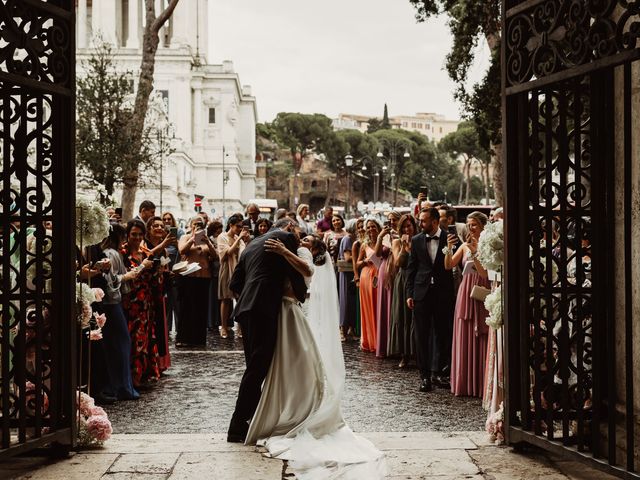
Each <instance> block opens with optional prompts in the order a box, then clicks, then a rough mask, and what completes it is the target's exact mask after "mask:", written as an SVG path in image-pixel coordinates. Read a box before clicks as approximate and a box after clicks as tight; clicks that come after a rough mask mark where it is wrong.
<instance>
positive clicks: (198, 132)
mask: <svg viewBox="0 0 640 480" xmlns="http://www.w3.org/2000/svg"><path fill="white" fill-rule="evenodd" d="M193 143H194V144H195V145H202V80H201V79H198V80H196V81H195V82H194V83H193Z"/></svg>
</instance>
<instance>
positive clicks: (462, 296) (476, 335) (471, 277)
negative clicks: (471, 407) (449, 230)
mask: <svg viewBox="0 0 640 480" xmlns="http://www.w3.org/2000/svg"><path fill="white" fill-rule="evenodd" d="M487 221H488V219H487V216H486V215H485V214H483V213H480V212H472V213H470V214H469V215H468V216H467V228H468V229H469V235H468V236H467V241H466V242H465V243H463V244H462V246H461V247H460V248H458V249H457V250H456V252H455V253H453V247H454V245H455V243H456V240H457V238H456V236H455V235H449V236H448V237H447V251H446V254H445V268H446V269H447V270H451V269H452V268H453V267H454V266H455V265H458V264H459V263H460V262H463V263H462V264H463V270H462V271H463V274H462V283H461V284H460V288H459V290H458V297H457V300H456V309H455V315H454V326H453V348H452V350H451V392H452V393H453V394H454V395H456V396H473V397H482V394H483V388H484V374H485V361H486V357H487V338H488V337H487V334H488V329H489V327H488V326H487V324H486V323H485V320H486V318H487V317H488V316H489V313H488V312H487V310H486V308H485V307H484V301H483V299H482V300H480V299H475V298H472V297H471V292H472V290H473V288H474V286H480V287H484V288H486V289H489V286H490V285H489V279H488V278H487V271H486V270H485V269H484V267H483V266H482V264H481V263H480V261H479V260H478V253H477V249H478V239H479V238H480V233H482V230H484V226H485V225H486V224H487Z"/></svg>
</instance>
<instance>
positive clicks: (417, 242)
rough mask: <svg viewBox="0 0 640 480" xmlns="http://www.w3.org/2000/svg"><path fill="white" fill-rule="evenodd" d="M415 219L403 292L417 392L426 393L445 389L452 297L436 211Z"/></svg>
mask: <svg viewBox="0 0 640 480" xmlns="http://www.w3.org/2000/svg"><path fill="white" fill-rule="evenodd" d="M419 220H420V227H421V229H422V233H419V234H418V235H416V236H415V237H413V239H412V240H411V255H410V257H409V265H408V266H407V280H406V290H407V305H408V307H409V308H410V309H412V310H413V327H414V341H415V348H416V359H417V362H418V368H419V369H420V376H421V378H422V383H421V384H420V391H421V392H428V391H430V390H432V388H433V385H434V384H435V385H436V386H440V387H443V388H447V387H448V381H447V379H446V377H445V376H444V375H443V372H446V371H447V369H448V368H450V364H451V341H452V337H453V311H454V306H455V298H454V294H453V292H454V289H453V276H452V274H451V271H447V270H445V268H444V254H443V253H442V249H443V248H444V247H446V246H447V234H446V232H444V231H443V230H441V229H440V226H439V221H440V215H439V213H438V210H437V209H435V208H424V209H422V210H421V211H420V217H419Z"/></svg>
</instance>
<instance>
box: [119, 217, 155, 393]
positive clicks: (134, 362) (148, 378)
mask: <svg viewBox="0 0 640 480" xmlns="http://www.w3.org/2000/svg"><path fill="white" fill-rule="evenodd" d="M145 232H146V228H145V225H144V223H142V222H141V221H140V220H137V219H133V220H130V221H129V223H127V243H126V245H125V247H124V249H123V250H122V252H121V253H122V258H123V261H124V264H125V267H126V268H127V269H128V270H131V269H140V270H141V271H140V273H139V274H138V276H137V277H136V278H135V279H134V280H132V281H131V282H129V293H127V294H124V295H122V307H123V308H124V311H125V313H126V314H127V319H128V324H129V334H130V335H131V377H132V379H133V385H134V386H135V387H136V388H138V387H141V386H142V387H144V386H147V385H149V384H150V383H154V382H155V381H157V380H158V378H160V369H159V366H158V345H157V341H156V335H155V312H156V308H155V306H154V294H153V288H152V286H153V285H154V284H155V283H157V280H156V279H154V276H157V275H160V273H159V272H158V271H157V269H156V268H154V262H152V261H151V260H149V259H147V255H146V254H145V253H144V251H143V248H142V245H141V242H142V240H143V239H144V236H145Z"/></svg>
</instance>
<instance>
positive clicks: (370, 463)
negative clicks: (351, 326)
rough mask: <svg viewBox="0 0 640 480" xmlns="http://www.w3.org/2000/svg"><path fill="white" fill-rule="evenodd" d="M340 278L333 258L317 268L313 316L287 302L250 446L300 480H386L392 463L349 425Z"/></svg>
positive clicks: (311, 300) (249, 437)
mask: <svg viewBox="0 0 640 480" xmlns="http://www.w3.org/2000/svg"><path fill="white" fill-rule="evenodd" d="M337 297H338V295H337V287H336V280H335V273H334V271H333V267H332V265H331V260H330V258H329V255H328V254H326V261H325V264H324V265H322V266H316V267H315V273H314V275H313V278H312V281H311V286H310V298H309V300H308V303H309V311H308V316H307V317H305V315H304V313H303V311H302V309H301V308H300V306H299V305H298V304H297V303H296V302H295V300H292V299H290V298H288V297H284V299H283V302H282V310H281V315H280V317H279V325H278V337H277V343H276V348H275V353H274V357H273V360H272V363H271V367H270V369H269V373H268V374H267V377H266V379H265V383H264V387H263V391H262V396H261V398H260V403H259V404H258V408H257V410H256V413H255V415H254V417H253V419H252V421H251V425H250V427H249V432H248V434H247V440H246V442H245V443H246V444H253V443H257V444H258V445H263V446H264V447H265V448H266V449H267V451H268V454H269V456H271V457H274V458H279V459H282V460H288V462H289V469H290V470H291V471H292V472H293V473H294V474H295V476H296V478H297V479H299V480H320V479H349V480H351V479H353V480H355V479H363V478H367V479H372V480H375V479H379V478H384V475H385V473H386V465H385V461H384V455H383V454H382V452H380V451H379V450H378V449H377V448H375V446H374V445H373V444H372V443H371V442H369V441H368V440H366V439H364V438H362V437H359V436H357V435H355V434H354V433H353V431H352V430H351V429H350V428H349V427H348V426H347V425H346V423H345V421H344V419H343V417H342V411H341V405H340V404H341V401H342V395H343V391H344V382H345V365H344V357H343V353H342V344H341V342H340V333H339V329H338V324H339V307H338V298H337Z"/></svg>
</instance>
